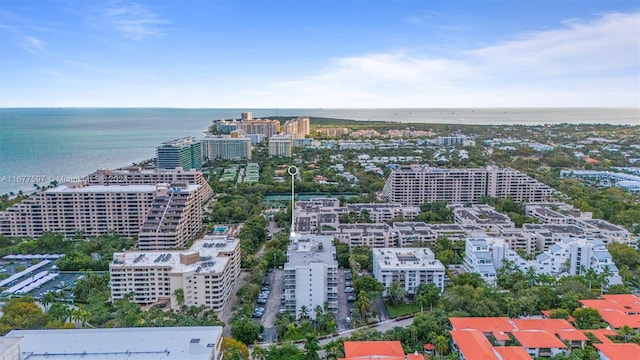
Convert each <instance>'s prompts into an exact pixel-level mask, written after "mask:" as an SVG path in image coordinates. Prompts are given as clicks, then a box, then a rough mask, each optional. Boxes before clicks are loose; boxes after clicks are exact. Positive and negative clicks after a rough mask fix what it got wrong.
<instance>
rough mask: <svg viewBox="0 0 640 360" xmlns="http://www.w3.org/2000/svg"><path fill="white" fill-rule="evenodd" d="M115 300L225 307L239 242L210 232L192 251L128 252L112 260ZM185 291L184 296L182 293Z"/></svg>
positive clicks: (235, 272)
mask: <svg viewBox="0 0 640 360" xmlns="http://www.w3.org/2000/svg"><path fill="white" fill-rule="evenodd" d="M109 273H110V284H111V298H112V299H113V300H117V299H122V298H124V297H125V296H126V295H127V294H129V293H132V294H133V296H132V297H131V301H133V302H135V303H138V304H145V305H146V304H153V303H157V302H161V301H167V302H169V303H170V304H171V307H172V308H174V309H177V308H179V307H180V306H181V305H183V304H184V305H187V306H201V305H204V306H205V307H206V308H208V309H213V310H215V311H221V310H222V309H223V308H224V306H225V305H226V303H227V301H228V299H229V297H230V295H231V291H232V289H233V285H234V284H235V281H236V279H237V278H238V276H239V274H240V246H239V242H238V240H235V239H232V238H228V237H226V236H211V235H208V236H205V238H203V239H201V240H196V241H194V243H193V245H192V246H191V247H190V248H189V249H188V250H170V251H166V250H164V251H125V252H120V253H114V254H113V261H112V262H111V264H109ZM179 293H182V295H178V294H179Z"/></svg>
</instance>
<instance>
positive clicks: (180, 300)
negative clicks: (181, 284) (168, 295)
mask: <svg viewBox="0 0 640 360" xmlns="http://www.w3.org/2000/svg"><path fill="white" fill-rule="evenodd" d="M173 296H175V297H176V304H178V307H182V305H183V304H184V290H182V289H175V290H174V291H173Z"/></svg>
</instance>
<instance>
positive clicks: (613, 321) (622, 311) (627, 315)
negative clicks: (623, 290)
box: [580, 294, 640, 329]
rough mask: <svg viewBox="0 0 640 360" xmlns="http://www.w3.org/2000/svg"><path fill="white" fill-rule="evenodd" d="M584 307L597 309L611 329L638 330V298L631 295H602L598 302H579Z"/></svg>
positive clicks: (639, 298)
mask: <svg viewBox="0 0 640 360" xmlns="http://www.w3.org/2000/svg"><path fill="white" fill-rule="evenodd" d="M580 303H581V304H582V306H584V307H590V308H594V309H597V310H598V312H600V316H601V317H602V320H604V321H606V322H607V323H608V324H609V325H610V326H611V327H612V328H614V329H619V328H621V327H623V326H625V325H626V326H629V327H630V328H632V329H640V297H637V296H635V295H631V294H620V295H602V299H598V300H580Z"/></svg>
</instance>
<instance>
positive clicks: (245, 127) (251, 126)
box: [238, 119, 280, 137]
mask: <svg viewBox="0 0 640 360" xmlns="http://www.w3.org/2000/svg"><path fill="white" fill-rule="evenodd" d="M238 130H241V131H242V132H244V133H245V134H263V135H264V136H266V137H270V136H273V135H275V134H277V133H279V132H280V122H279V121H278V120H262V119H256V120H246V121H242V122H241V123H240V124H239V126H238Z"/></svg>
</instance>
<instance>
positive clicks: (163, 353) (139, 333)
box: [3, 326, 222, 360]
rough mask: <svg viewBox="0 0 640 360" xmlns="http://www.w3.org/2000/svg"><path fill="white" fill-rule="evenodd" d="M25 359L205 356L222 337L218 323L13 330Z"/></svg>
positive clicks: (196, 359)
mask: <svg viewBox="0 0 640 360" xmlns="http://www.w3.org/2000/svg"><path fill="white" fill-rule="evenodd" d="M7 338H22V354H23V356H24V357H25V358H27V357H28V358H29V359H93V360H112V359H115V360H119V359H149V360H157V359H168V360H171V359H181V360H182V359H185V360H191V359H193V360H200V359H202V360H208V359H210V356H211V353H212V352H214V351H215V349H216V348H217V346H218V343H219V342H220V341H222V327H220V326H194V327H171V328H163V327H153V328H119V329H68V330H13V331H11V332H9V333H8V334H7V335H5V337H4V338H3V339H7Z"/></svg>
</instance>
